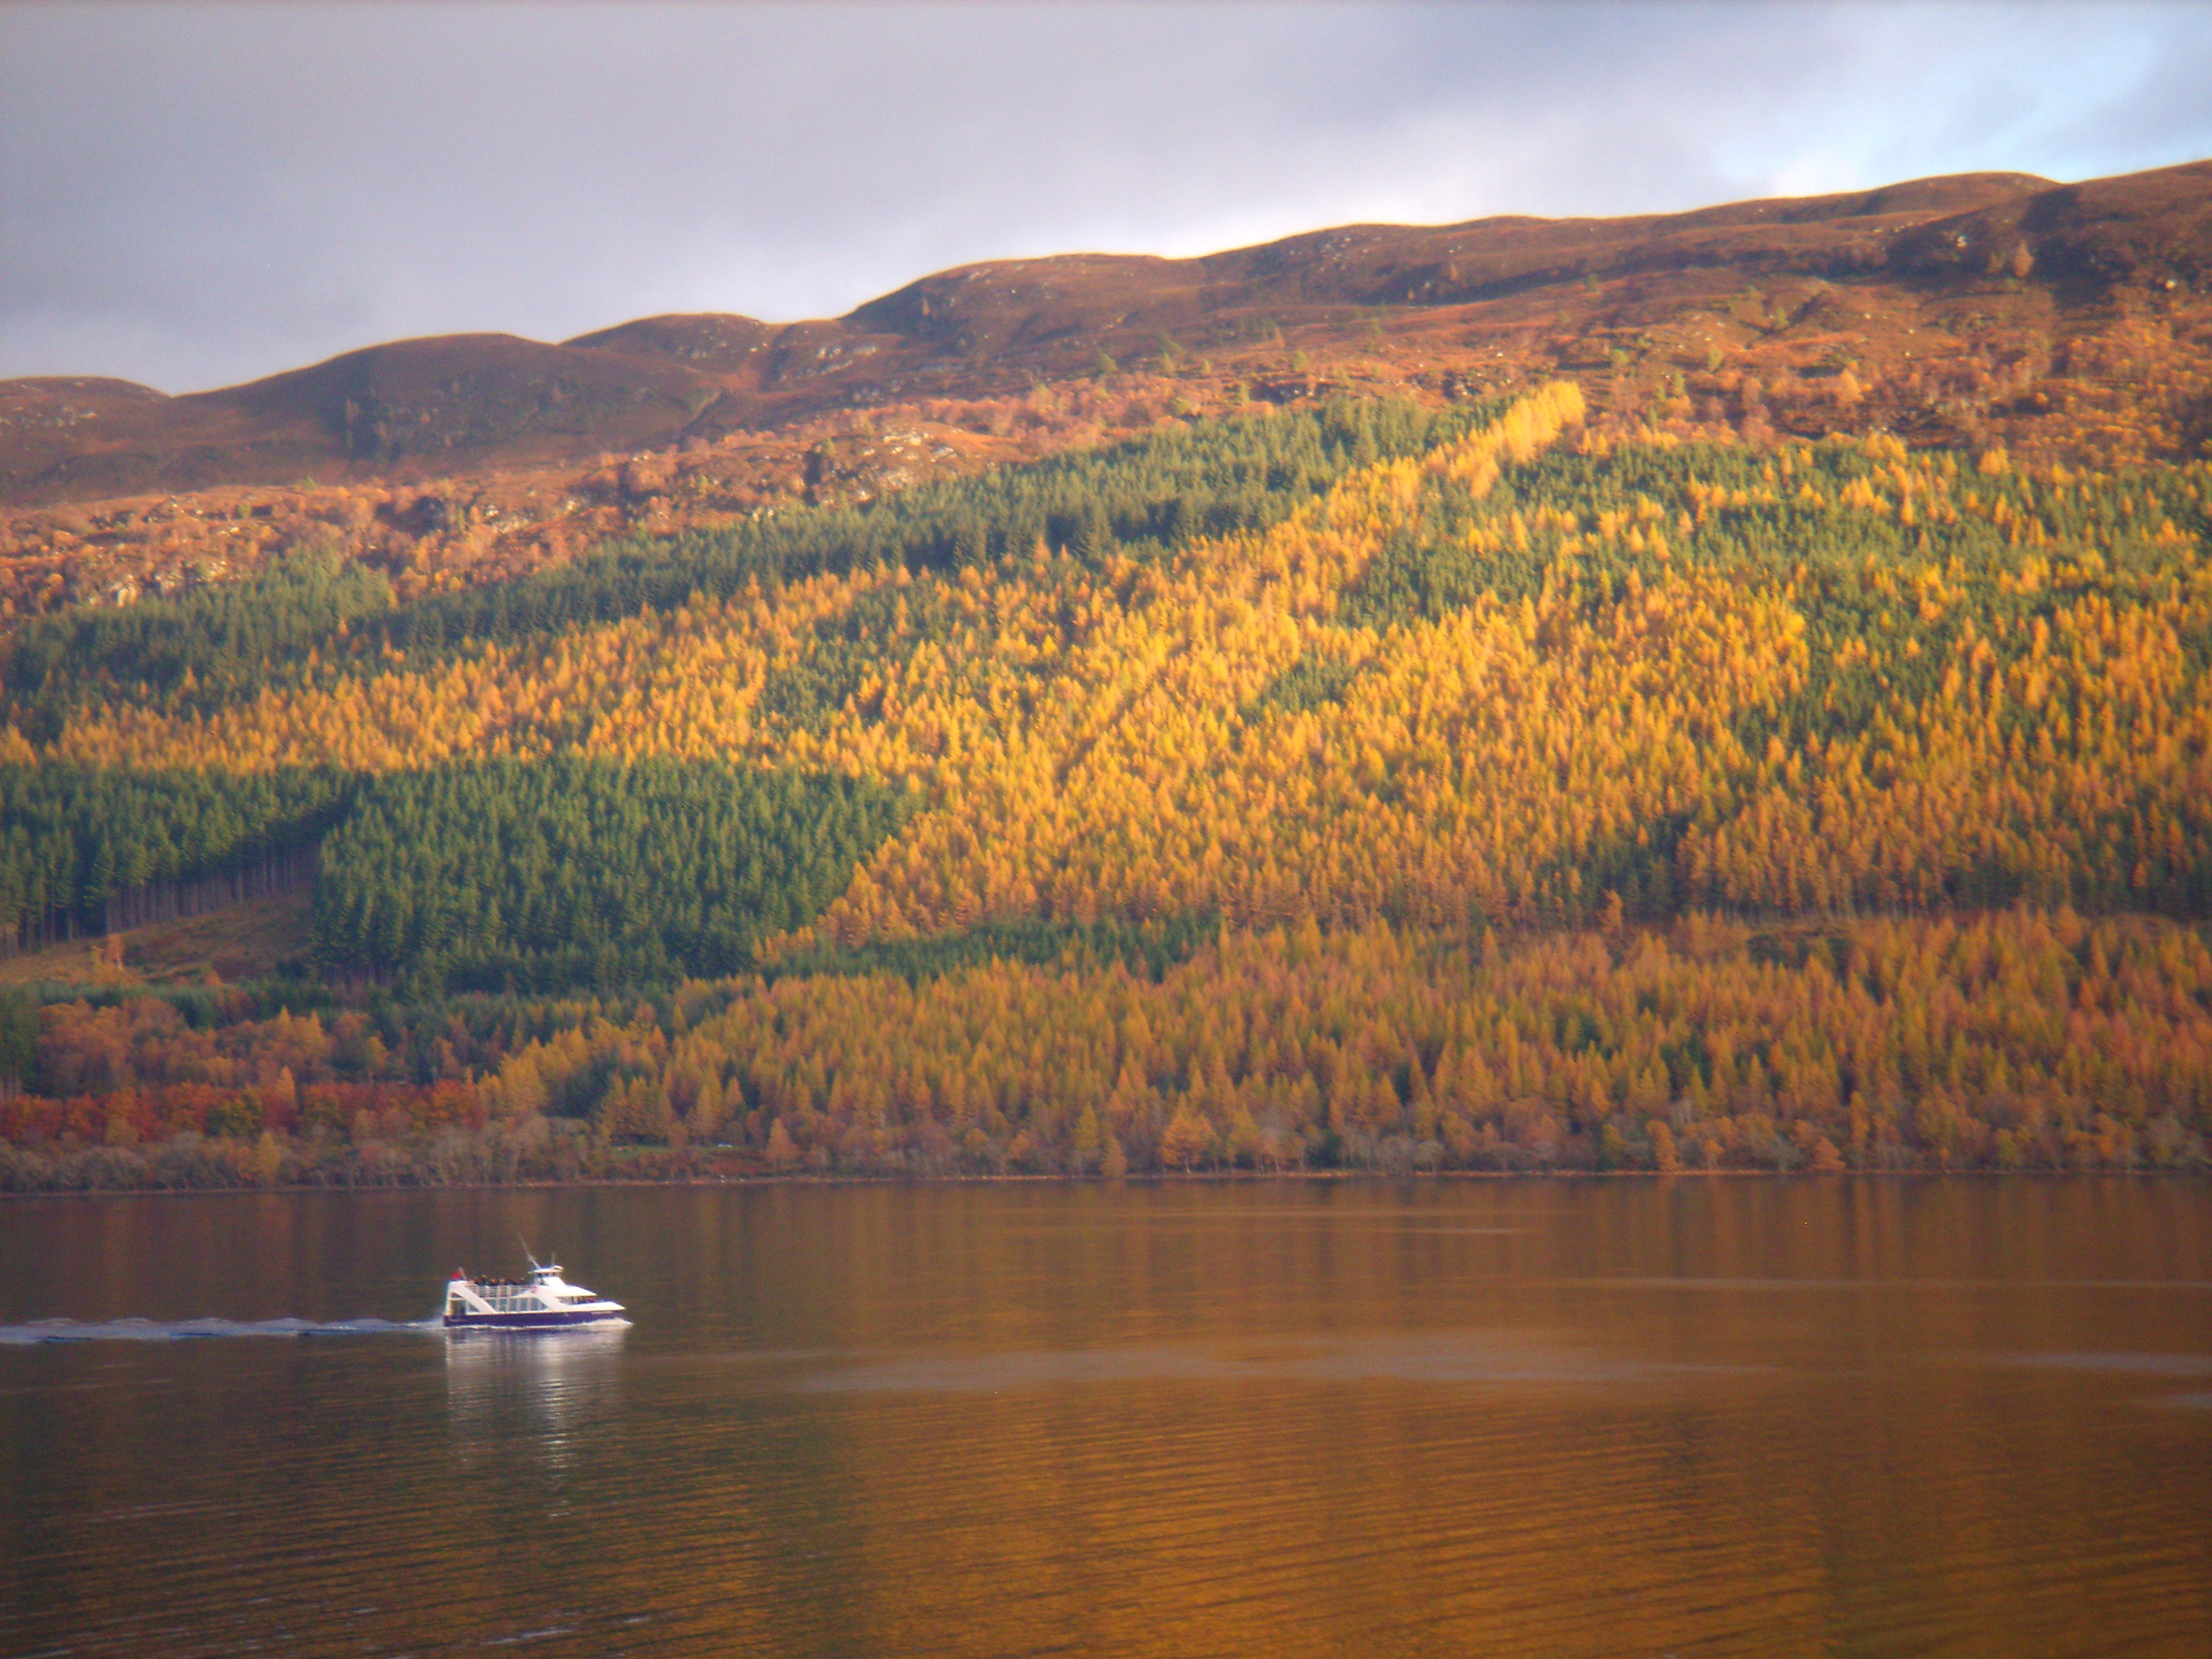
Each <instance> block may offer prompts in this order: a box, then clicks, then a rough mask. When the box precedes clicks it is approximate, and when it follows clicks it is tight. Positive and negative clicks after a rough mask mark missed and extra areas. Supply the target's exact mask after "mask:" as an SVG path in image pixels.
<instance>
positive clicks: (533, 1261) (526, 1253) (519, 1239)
mask: <svg viewBox="0 0 2212 1659" xmlns="http://www.w3.org/2000/svg"><path fill="white" fill-rule="evenodd" d="M515 1242H516V1243H518V1244H520V1245H521V1247H522V1257H523V1259H524V1260H525V1261H527V1262H528V1263H529V1264H530V1265H531V1267H533V1268H534V1267H536V1266H537V1257H535V1256H534V1255H532V1254H530V1241H529V1240H528V1239H526V1238H524V1237H523V1236H522V1235H521V1233H517V1234H516V1235H515Z"/></svg>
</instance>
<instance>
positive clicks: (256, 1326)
mask: <svg viewBox="0 0 2212 1659" xmlns="http://www.w3.org/2000/svg"><path fill="white" fill-rule="evenodd" d="M441 1329H443V1326H442V1324H441V1321H439V1320H438V1319H436V1318H429V1319H405V1320H395V1319H290V1318H286V1319H34V1320H32V1322H31V1323H29V1324H27V1325H0V1348H27V1347H33V1346H36V1345H38V1344H45V1343H100V1342H126V1343H170V1342H203V1341H211V1340H213V1339H216V1338H220V1337H235V1336H293V1337H300V1336H384V1335H389V1334H391V1333H392V1332H395V1331H437V1330H441Z"/></svg>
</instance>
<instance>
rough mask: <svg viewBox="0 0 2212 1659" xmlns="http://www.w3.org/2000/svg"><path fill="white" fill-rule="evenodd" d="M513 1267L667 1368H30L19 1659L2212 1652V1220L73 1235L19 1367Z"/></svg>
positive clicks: (670, 1198) (2028, 1203)
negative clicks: (478, 1263) (534, 1254)
mask: <svg viewBox="0 0 2212 1659" xmlns="http://www.w3.org/2000/svg"><path fill="white" fill-rule="evenodd" d="M518 1231H521V1232H525V1233H527V1234H528V1236H529V1237H531V1238H533V1239H538V1238H550V1239H558V1240H559V1242H560V1246H561V1248H562V1250H563V1251H564V1252H565V1253H566V1254H567V1255H568V1256H569V1258H570V1259H572V1260H574V1261H576V1262H578V1263H579V1264H583V1269H582V1270H584V1271H585V1274H586V1276H587V1277H588V1278H589V1279H590V1280H591V1282H592V1283H593V1284H594V1285H601V1286H604V1287H605V1288H606V1290H607V1291H608V1292H609V1293H610V1294H611V1295H613V1296H615V1297H617V1298H618V1299H620V1300H621V1301H623V1302H624V1303H625V1304H626V1305H628V1306H629V1307H630V1308H631V1310H632V1313H631V1318H633V1319H634V1320H635V1321H636V1322H635V1324H634V1325H633V1326H630V1327H609V1328H603V1329H586V1330H584V1331H566V1332H545V1333H528V1334H517V1333H497V1332H484V1331H468V1332H456V1333H453V1334H451V1335H446V1334H444V1333H443V1332H437V1331H432V1332H427V1333H411V1332H409V1331H405V1330H402V1329H394V1330H392V1331H388V1332H383V1333H379V1334H364V1335H361V1336H359V1337H357V1338H350V1339H348V1340H343V1341H339V1340H319V1339H318V1340H300V1341H252V1342H244V1341H239V1342H228V1341H174V1340H163V1341H148V1340H135V1341H104V1342H103V1341H71V1342H63V1343H49V1342H46V1341H44V1340H43V1337H40V1338H39V1339H37V1340H32V1338H31V1337H26V1338H25V1339H24V1340H20V1341H18V1340H15V1339H14V1338H12V1337H10V1338H8V1339H7V1340H6V1341H0V1653H7V1654H14V1653H48V1652H55V1653H58V1652H61V1651H64V1650H66V1651H68V1652H70V1653H72V1654H84V1655H110V1656H113V1655H161V1659H169V1656H171V1655H198V1654H209V1655H213V1654H225V1655H227V1654H232V1653H243V1652H250V1651H281V1652H286V1653H302V1654H325V1653H331V1654H336V1653H348V1654H354V1653H364V1654H395V1653H457V1652H470V1651H475V1650H478V1649H482V1648H503V1647H507V1646H521V1647H523V1648H525V1649H526V1651H528V1652H531V1653H541V1654H542V1653H560V1654H589V1655H595V1656H596V1655H598V1654H619V1653H659V1654H670V1653H675V1654H711V1655H715V1656H717V1659H719V1656H720V1655H725V1654H735V1655H752V1654H757V1655H764V1656H765V1655H776V1656H778V1659H781V1656H783V1655H807V1656H817V1655H818V1656H822V1659H830V1656H833V1655H855V1656H857V1655H875V1654H885V1653H932V1654H934V1653H945V1654H950V1655H956V1656H965V1655H977V1656H981V1655H999V1654H1023V1653H1065V1654H1075V1655H1093V1654H1095V1655H1105V1654H1114V1655H1132V1656H1136V1659H1149V1656H1154V1655H1156V1656H1159V1659H1166V1656H1168V1655H1176V1656H1178V1659H1179V1656H1181V1655H1189V1654H1266V1655H1268V1656H1269V1659H1276V1656H1279V1655H1280V1656H1281V1659H1335V1656H1339V1655H1345V1654H1367V1653H1391V1654H1407V1655H1415V1656H1421V1659H1426V1656H1429V1655H1434V1656H1436V1659H1443V1656H1445V1655H1456V1654H1468V1653H1483V1654H1493V1653H1495V1654H1501V1655H1519V1654H1538V1653H1544V1654H1563V1655H1575V1656H1581V1655H1599V1654H1608V1655H1610V1654H1623V1653H1644V1654H1658V1653H1679V1654H1682V1655H1685V1656H1687V1655H1689V1654H1691V1653H1696V1654H1700V1655H1715V1654H1767V1653H1836V1654H1854V1655H1856V1654H1867V1655H1874V1654H1887V1653H1924V1654H1959V1655H1969V1654H1975V1655H1978V1654H1984V1653H2003V1654H2007V1655H2020V1656H2023V1659H2038V1656H2042V1655H2059V1654H2067V1655H2073V1654H2085V1653H2100V1654H2102V1653H2141V1654H2156V1655H2164V1654H2168V1653H2171V1654H2177V1655H2179V1654H2186V1655H2190V1656H2191V1659H2195V1656H2196V1655H2199V1654H2202V1653H2212V1575H2208V1574H2207V1573H2206V1561H2207V1560H2212V1505H2207V1504H2206V1501H2205V1498H2206V1493H2207V1492H2212V1390H2208V1387H2207V1379H2212V1186H2207V1185H2206V1184H2205V1183H2202V1182H2188V1181H2166V1180H2148V1179H2146V1180H2128V1179H2117V1178H2116V1179H2103V1178H2098V1179H2084V1180H2077V1181H2041V1180H2020V1181H1996V1180H1971V1181H1946V1180H1897V1181H1884V1180H1856V1179H1854V1180H1807V1181H1803V1182H1784V1181H1776V1182H1753V1181H1720V1180H1713V1181H1678V1182H1666V1181H1658V1180H1651V1181H1642V1180H1639V1181H1608V1182H1595V1181H1591V1182H1559V1181H1512V1182H1503V1181H1500V1182H1473V1181H1468V1182H1444V1181H1436V1182H1421V1183H1413V1184H1407V1185H1402V1186H1400V1185H1392V1184H1388V1183H1381V1182H1360V1183H1353V1182H1347V1183H1343V1184H1339V1185H1330V1184H1321V1183H1302V1182H1281V1183H1267V1184H1261V1183H1250V1184H1239V1185H1221V1186H1209V1185H1202V1184H1198V1183H1190V1184H1185V1183H1179V1182H1178V1183H1164V1184H1161V1185H1157V1186H1142V1185H1138V1186H1129V1187H1124V1188H1110V1187H1103V1186H1084V1187H1054V1186H1033V1185H1006V1186H973V1187H946V1188H929V1189H914V1188H897V1187H891V1186H882V1187H850V1188H837V1187H772V1188H755V1189H734V1190H715V1189H703V1188H702V1189H682V1190H650V1189H626V1190H581V1191H570V1192H559V1191H542V1190H533V1191H514V1192H495V1191H476V1192H444V1193H396V1194H327V1195H295V1196H287V1195H266V1194H264V1195H252V1196H241V1197H238V1198H235V1199H232V1198H210V1199H195V1200H193V1201H190V1202H163V1201H160V1200H144V1199H141V1200H131V1201H121V1202H105V1201H82V1202H45V1201H40V1202H24V1203H10V1204H0V1333H4V1332H13V1331H22V1332H30V1333H45V1334H52V1333H55V1332H57V1331H63V1332H71V1331H73V1332H79V1333H83V1332H85V1331H90V1330H91V1329H93V1328H94V1327H96V1326H101V1327H114V1328H116V1330H117V1331H119V1332H132V1333H135V1332H144V1331H158V1332H161V1333H163V1334H174V1333H181V1332H183V1331H186V1329H187V1328H213V1326H212V1324H211V1321H210V1318H209V1316H214V1319H215V1321H218V1322H220V1325H221V1328H223V1329H225V1330H226V1331H236V1332H240V1333H249V1332H250V1333H255V1334H262V1335H273V1334H278V1333H280V1331H283V1330H287V1329H289V1328H290V1327H293V1326H297V1325H300V1324H302V1322H304V1323H307V1324H311V1325H314V1326H315V1328H317V1329H324V1328H328V1327H330V1326H332V1325H335V1324H337V1323H340V1322H345V1323H349V1324H357V1323H358V1322H359V1321H362V1320H364V1319H381V1320H388V1321H391V1322H392V1325H393V1326H394V1327H401V1326H405V1325H407V1324H409V1323H411V1322H413V1321H414V1320H415V1319H416V1318H417V1317H418V1316H419V1315H420V1313H421V1312H422V1311H423V1310H424V1308H425V1306H426V1305H428V1304H429V1302H430V1301H431V1298H432V1297H433V1296H434V1294H435V1292H436V1289H437V1287H438V1286H439V1285H440V1284H441V1283H442V1282H443V1280H444V1276H445V1274H446V1273H447V1272H448V1271H449V1270H450V1267H451V1264H452V1263H454V1262H456V1261H467V1260H482V1259H494V1258H495V1257H496V1256H497V1255H498V1254H499V1253H500V1252H502V1251H506V1252H508V1253H509V1254H511V1252H512V1241H513V1239H514V1237H515V1235H516V1234H517V1232H518ZM58 1319H70V1320H75V1321H78V1324H76V1325H74V1326H58V1325H56V1324H54V1323H53V1321H55V1320H58ZM133 1321H143V1322H144V1323H143V1324H140V1323H133Z"/></svg>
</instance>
